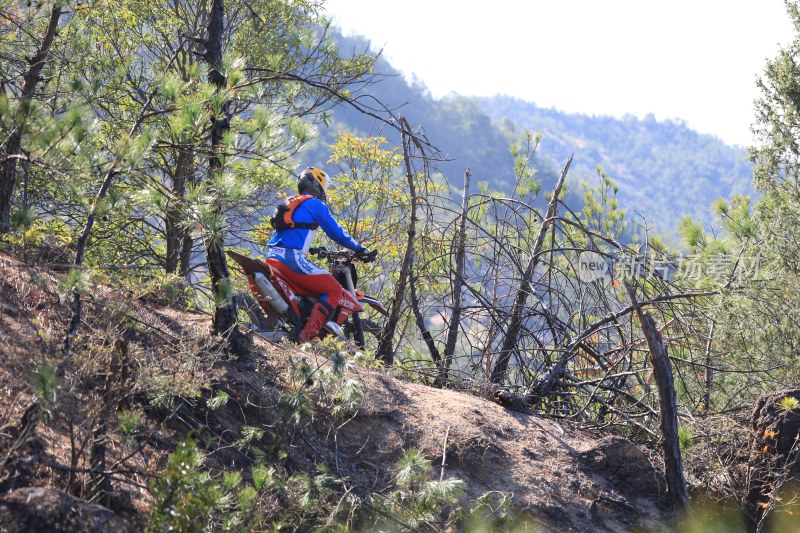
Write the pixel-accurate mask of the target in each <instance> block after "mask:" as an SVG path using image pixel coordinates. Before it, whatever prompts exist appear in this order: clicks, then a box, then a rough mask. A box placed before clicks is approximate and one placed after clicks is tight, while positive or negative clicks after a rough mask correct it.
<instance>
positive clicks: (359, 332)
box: [342, 267, 364, 348]
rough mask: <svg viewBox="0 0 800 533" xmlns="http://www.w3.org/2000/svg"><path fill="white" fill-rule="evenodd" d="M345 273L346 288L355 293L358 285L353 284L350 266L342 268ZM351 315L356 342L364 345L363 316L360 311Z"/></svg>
mask: <svg viewBox="0 0 800 533" xmlns="http://www.w3.org/2000/svg"><path fill="white" fill-rule="evenodd" d="M342 270H343V272H342V273H343V274H344V282H345V288H346V289H347V290H349V291H350V292H352V293H353V294H355V293H356V287H355V285H354V284H353V276H352V275H351V274H352V271H351V270H350V267H347V268H346V269H342ZM350 316H351V317H352V318H353V329H354V331H353V337H354V340H355V341H356V344H357V345H358V346H359V347H360V348H363V347H364V326H363V324H361V316H360V315H359V314H358V313H351V314H350Z"/></svg>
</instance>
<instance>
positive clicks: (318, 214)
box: [269, 198, 364, 253]
mask: <svg viewBox="0 0 800 533" xmlns="http://www.w3.org/2000/svg"><path fill="white" fill-rule="evenodd" d="M292 220H293V221H294V222H303V223H306V224H310V223H317V224H319V227H320V228H322V231H324V232H325V235H327V236H328V237H330V238H331V240H333V241H334V242H336V243H337V244H339V245H341V246H344V247H345V248H349V249H351V250H353V251H355V252H359V251H361V250H363V249H364V247H363V246H361V245H360V244H359V243H357V242H356V241H355V240H353V238H352V237H351V236H350V235H349V234H348V233H347V232H346V231H345V230H344V228H342V227H341V226H340V225H339V223H338V222H336V220H335V219H334V218H333V215H331V210H330V209H328V206H327V205H325V202H323V201H322V200H320V199H319V198H309V199H308V200H306V201H304V202H303V203H301V204H300V205H298V206H297V208H296V209H295V210H294V213H293V214H292ZM315 234H316V230H311V229H300V228H291V229H279V230H276V231H275V235H273V236H272V239H270V241H269V246H275V247H279V248H291V249H294V250H302V251H303V253H308V249H309V248H310V247H311V242H312V241H313V240H314V235H315Z"/></svg>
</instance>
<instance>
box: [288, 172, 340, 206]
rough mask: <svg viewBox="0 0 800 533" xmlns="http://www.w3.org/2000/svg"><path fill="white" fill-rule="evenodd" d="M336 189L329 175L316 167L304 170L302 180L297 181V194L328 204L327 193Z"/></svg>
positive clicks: (301, 175)
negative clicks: (306, 195) (308, 195)
mask: <svg viewBox="0 0 800 533" xmlns="http://www.w3.org/2000/svg"><path fill="white" fill-rule="evenodd" d="M335 188H336V187H334V186H333V184H332V183H331V182H330V180H329V179H328V175H327V174H326V173H325V172H324V171H323V170H321V169H318V168H316V167H308V168H306V169H305V170H303V171H302V172H301V173H300V178H299V179H298V180H297V192H299V193H300V194H310V195H311V196H314V197H316V198H319V199H320V200H322V201H323V202H326V203H327V201H328V197H327V195H326V194H325V192H326V191H327V190H333V189H335Z"/></svg>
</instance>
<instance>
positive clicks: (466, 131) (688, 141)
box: [309, 37, 753, 241]
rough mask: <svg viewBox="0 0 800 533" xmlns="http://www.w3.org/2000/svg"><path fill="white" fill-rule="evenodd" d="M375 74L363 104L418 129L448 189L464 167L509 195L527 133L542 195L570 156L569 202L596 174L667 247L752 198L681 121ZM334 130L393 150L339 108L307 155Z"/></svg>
mask: <svg viewBox="0 0 800 533" xmlns="http://www.w3.org/2000/svg"><path fill="white" fill-rule="evenodd" d="M339 46H340V49H343V51H345V52H346V51H347V50H348V49H351V48H352V49H353V50H359V51H363V50H364V49H365V48H367V47H368V46H369V44H368V43H367V42H366V41H365V40H364V39H363V38H361V37H346V38H345V37H340V38H339ZM375 72H376V73H377V74H379V75H382V76H385V77H384V79H382V80H381V81H379V82H378V83H375V84H372V85H370V86H369V88H368V96H370V97H374V98H376V99H377V100H379V101H380V102H382V103H383V104H384V105H386V106H387V107H389V108H398V109H397V111H395V113H396V114H397V115H403V116H405V117H406V118H407V119H408V121H409V123H410V124H411V125H412V126H421V127H422V129H423V130H424V132H425V133H426V135H427V137H428V140H429V141H430V142H431V143H432V144H433V145H434V146H436V147H437V148H438V149H439V150H440V151H441V153H442V154H443V155H446V156H447V157H448V158H449V159H451V160H450V161H448V162H443V163H441V164H439V165H438V169H439V171H441V172H442V174H443V175H445V176H446V177H447V178H448V180H449V182H450V183H451V184H452V185H453V186H454V187H455V188H457V187H458V184H460V183H461V179H462V176H463V173H464V170H465V169H466V168H469V169H470V170H471V172H472V174H473V176H474V178H473V180H474V181H487V182H488V183H489V185H490V187H491V188H493V189H497V190H501V191H503V192H510V191H511V189H512V188H513V185H514V173H513V159H512V157H511V155H510V153H509V147H510V145H511V144H512V143H519V142H520V141H521V140H522V139H523V132H524V131H525V130H534V131H541V132H542V133H543V138H542V141H541V143H540V145H539V148H538V150H537V152H536V156H535V159H534V163H535V165H536V166H537V168H538V169H539V177H540V178H541V179H542V182H543V188H544V189H545V190H546V189H548V188H549V187H550V186H552V184H553V183H554V182H555V179H556V177H557V175H558V172H559V170H560V168H561V166H562V165H563V162H564V160H565V159H566V157H567V156H568V155H569V154H570V153H573V152H574V154H575V156H574V160H573V163H572V166H571V168H570V173H569V182H570V183H572V184H573V186H572V187H571V194H570V198H569V200H568V201H570V202H571V203H572V204H575V203H576V202H577V203H580V198H581V196H582V193H581V191H580V190H579V189H580V188H579V187H575V186H574V185H575V184H577V183H579V182H581V181H586V182H589V183H590V184H596V183H599V179H598V177H597V172H596V168H597V167H598V166H600V167H601V168H602V170H603V172H605V173H606V174H607V175H608V176H609V177H610V178H613V179H614V180H616V181H617V182H619V184H620V191H619V195H618V198H619V200H620V204H621V206H622V207H624V208H626V209H628V213H629V217H628V218H629V219H631V220H634V219H636V222H638V223H643V222H644V221H645V220H646V222H647V225H648V226H649V227H651V228H653V229H655V231H657V232H658V233H661V234H663V235H664V236H665V237H666V238H667V240H668V241H674V240H675V239H674V238H672V237H674V235H675V228H676V227H677V225H678V223H679V221H680V219H681V217H683V216H684V215H691V216H692V217H693V218H696V219H698V220H700V221H702V222H703V223H706V224H708V223H710V222H711V215H710V211H709V209H708V206H709V205H710V204H711V203H712V202H713V201H714V200H716V199H717V198H718V197H720V196H722V197H725V198H729V197H730V196H731V195H733V194H739V193H743V194H752V193H753V189H752V185H751V183H752V163H751V162H750V161H749V160H748V159H747V153H746V151H745V150H744V149H743V148H741V147H738V146H729V145H727V144H725V143H724V142H723V141H722V140H720V139H718V138H717V137H714V136H711V135H705V134H700V133H698V132H696V131H694V130H692V129H690V128H689V127H687V126H686V125H685V124H684V123H682V122H680V121H672V120H667V121H658V120H656V119H655V118H654V117H653V116H652V115H648V116H646V117H645V118H644V119H639V118H636V117H634V116H632V115H631V116H625V117H623V118H621V119H618V118H613V117H609V116H588V115H584V114H570V113H564V112H561V111H557V110H555V109H544V108H540V107H538V106H536V105H535V104H534V103H531V102H526V101H522V100H519V99H515V98H512V97H509V96H500V95H498V96H494V97H491V98H477V97H465V96H460V95H457V94H450V95H448V96H446V97H444V98H441V99H435V98H433V97H432V96H431V95H430V93H429V92H428V91H427V89H426V88H425V87H424V86H422V85H420V84H415V83H412V84H409V83H408V82H407V81H406V80H405V79H404V78H403V76H402V75H401V74H400V73H399V72H398V71H397V70H396V69H394V68H393V67H392V66H391V65H390V64H389V63H388V62H386V61H385V60H383V59H381V60H379V61H378V64H377V65H376V69H375ZM339 131H351V132H353V133H354V134H357V135H369V134H371V135H377V134H380V135H382V136H386V137H388V138H390V140H392V141H393V142H399V139H398V138H397V137H396V135H394V132H392V131H390V130H389V129H388V128H383V129H379V125H378V124H376V122H375V120H374V119H372V118H371V117H368V116H365V115H363V114H361V113H359V112H358V111H356V110H354V109H352V108H351V107H349V106H340V107H337V108H336V109H335V110H334V113H333V127H331V128H326V129H323V130H322V135H321V138H320V139H319V141H318V143H317V145H316V148H314V149H313V150H312V151H311V153H310V154H309V155H310V156H311V157H316V158H317V160H319V159H322V162H324V160H325V159H326V158H327V153H328V152H327V151H326V149H327V145H328V144H330V143H331V142H333V141H334V139H335V136H336V133H337V132H339ZM579 207H580V205H574V208H576V209H577V208H579ZM636 213H639V214H640V215H641V217H644V218H643V219H642V218H641V217H639V216H637V215H636Z"/></svg>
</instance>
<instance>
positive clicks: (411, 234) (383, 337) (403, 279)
mask: <svg viewBox="0 0 800 533" xmlns="http://www.w3.org/2000/svg"><path fill="white" fill-rule="evenodd" d="M401 124H402V127H403V159H404V160H405V164H406V177H407V178H408V194H409V196H410V199H411V213H410V214H409V221H410V222H409V226H408V239H407V241H406V251H405V254H404V255H403V262H402V263H401V264H400V275H399V276H398V279H397V285H396V286H395V292H394V299H393V300H392V307H391V309H390V311H389V318H388V319H387V320H386V325H385V326H384V327H383V330H382V331H381V334H380V342H379V343H378V357H379V358H380V359H382V360H383V361H384V362H385V363H387V364H392V362H393V361H392V359H393V358H392V356H391V353H392V351H391V349H392V341H393V340H394V332H395V330H396V329H397V323H398V322H399V321H400V312H401V310H402V308H403V299H404V297H405V292H406V283H407V281H408V274H409V272H410V271H411V261H412V260H413V255H414V238H415V237H416V234H417V230H416V223H417V191H416V187H415V186H414V173H413V171H412V170H411V155H410V144H411V140H410V137H411V128H410V127H409V124H408V122H407V121H406V120H405V119H404V118H403V119H401Z"/></svg>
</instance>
